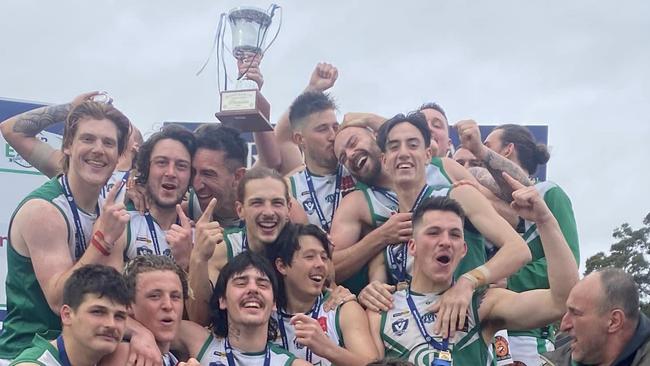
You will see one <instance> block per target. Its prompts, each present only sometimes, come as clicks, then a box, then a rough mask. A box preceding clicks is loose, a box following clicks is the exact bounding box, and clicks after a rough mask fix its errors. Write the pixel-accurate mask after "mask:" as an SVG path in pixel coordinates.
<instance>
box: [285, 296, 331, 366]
mask: <svg viewBox="0 0 650 366" xmlns="http://www.w3.org/2000/svg"><path fill="white" fill-rule="evenodd" d="M322 301H323V296H322V295H319V296H318V298H317V299H316V301H315V302H314V305H313V306H312V308H311V310H310V313H311V318H312V319H317V318H318V311H319V310H320V306H321V302H322ZM291 317H292V315H290V314H286V313H283V312H282V311H280V310H278V328H279V330H280V336H281V337H282V348H284V349H286V350H287V351H289V339H288V338H287V330H286V328H285V327H284V318H291ZM312 357H313V356H312V351H311V350H310V349H309V347H307V351H306V352H305V359H306V360H307V362H309V363H311V360H312Z"/></svg>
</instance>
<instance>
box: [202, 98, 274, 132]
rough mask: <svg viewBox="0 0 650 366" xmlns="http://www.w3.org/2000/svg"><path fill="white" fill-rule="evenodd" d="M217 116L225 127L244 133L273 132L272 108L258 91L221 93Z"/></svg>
mask: <svg viewBox="0 0 650 366" xmlns="http://www.w3.org/2000/svg"><path fill="white" fill-rule="evenodd" d="M220 110H221V111H220V112H217V113H216V114H215V116H216V117H217V118H218V119H219V121H221V123H223V124H224V125H226V126H228V127H232V128H236V129H238V130H240V131H242V132H260V131H273V126H272V125H271V122H269V119H270V111H271V106H270V104H269V102H268V101H267V100H266V99H265V98H264V96H262V93H260V91H259V90H257V89H247V90H226V91H222V92H221V108H220Z"/></svg>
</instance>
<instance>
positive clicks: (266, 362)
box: [224, 337, 271, 366]
mask: <svg viewBox="0 0 650 366" xmlns="http://www.w3.org/2000/svg"><path fill="white" fill-rule="evenodd" d="M224 347H225V349H226V359H227V360H228V366H237V364H236V363H235V356H234V355H233V353H232V347H231V346H230V342H229V341H228V337H226V339H225V340H224ZM270 364H271V347H269V345H268V343H267V344H266V348H265V350H264V366H269V365H270Z"/></svg>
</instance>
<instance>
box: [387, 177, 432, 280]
mask: <svg viewBox="0 0 650 366" xmlns="http://www.w3.org/2000/svg"><path fill="white" fill-rule="evenodd" d="M429 192H430V191H429V186H428V185H427V184H425V185H424V187H422V189H421V190H420V193H418V196H417V197H416V198H415V202H414V203H413V207H411V210H410V211H409V212H411V213H412V212H414V211H415V210H416V209H417V208H418V206H420V203H422V201H423V200H424V198H425V197H426V196H428V194H427V193H429ZM397 245H401V247H400V248H399V249H398V250H399V251H400V252H401V254H402V257H401V260H400V259H399V258H398V256H397V255H395V254H394V253H393V250H392V249H391V247H394V246H397ZM407 250H408V248H407V245H406V243H400V244H393V245H390V246H388V250H387V253H388V260H389V261H390V263H391V265H390V266H389V268H391V271H392V272H393V277H395V279H397V282H401V281H406V279H407V275H408V274H407V271H406V262H407V260H406V259H407V258H406V257H407V255H408V252H407Z"/></svg>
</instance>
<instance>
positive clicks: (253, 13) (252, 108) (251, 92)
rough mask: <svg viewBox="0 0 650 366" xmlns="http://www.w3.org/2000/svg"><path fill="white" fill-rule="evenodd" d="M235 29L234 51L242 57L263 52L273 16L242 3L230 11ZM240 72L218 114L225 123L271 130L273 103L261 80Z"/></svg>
mask: <svg viewBox="0 0 650 366" xmlns="http://www.w3.org/2000/svg"><path fill="white" fill-rule="evenodd" d="M228 21H229V23H230V28H231V33H232V53H233V56H234V57H235V58H236V59H238V60H240V61H241V60H243V59H244V58H245V56H246V54H251V53H253V54H261V53H262V52H263V50H264V49H265V46H264V43H265V40H266V35H267V31H268V28H269V26H270V25H271V16H270V15H269V14H267V13H266V12H265V11H264V10H262V9H259V8H254V7H238V8H235V9H232V10H231V11H230V12H229V13H228ZM244 76H245V75H239V78H238V80H237V82H236V84H235V88H234V89H232V90H225V91H222V92H221V108H220V112H217V113H216V117H217V118H218V119H219V120H220V121H221V122H222V123H223V124H225V125H228V126H231V127H234V128H237V129H238V130H241V131H247V132H249V131H271V130H273V126H271V123H270V122H269V119H270V110H271V108H270V105H269V102H268V101H267V100H266V99H265V98H264V96H262V94H261V93H260V91H259V88H258V86H257V84H256V83H255V82H254V81H252V80H247V79H244Z"/></svg>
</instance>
